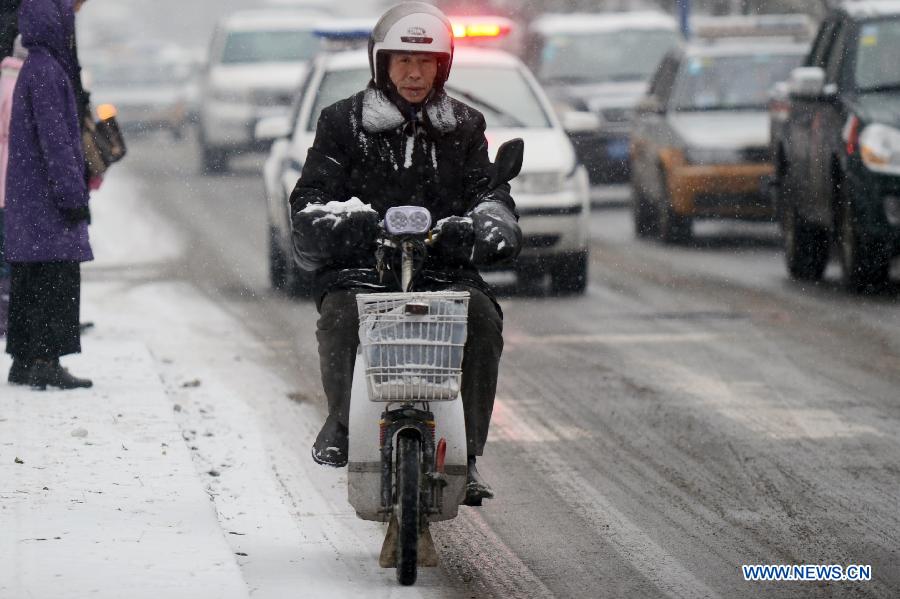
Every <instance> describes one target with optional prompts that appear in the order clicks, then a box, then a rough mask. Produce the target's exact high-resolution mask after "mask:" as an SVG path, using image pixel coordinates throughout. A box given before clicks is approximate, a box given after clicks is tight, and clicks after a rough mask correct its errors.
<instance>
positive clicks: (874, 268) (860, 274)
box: [840, 198, 891, 292]
mask: <svg viewBox="0 0 900 599" xmlns="http://www.w3.org/2000/svg"><path fill="white" fill-rule="evenodd" d="M840 242H841V243H840V250H841V267H842V268H843V273H844V284H845V285H846V286H847V288H848V289H850V290H852V291H856V292H862V291H865V290H867V289H869V288H873V287H875V288H877V287H879V286H881V285H884V284H885V283H886V282H887V280H888V277H889V275H890V270H891V256H890V253H889V252H888V251H887V246H886V244H885V243H884V241H883V240H881V239H878V238H872V237H871V236H870V235H867V234H866V232H865V231H863V230H861V227H860V223H859V218H858V216H857V214H856V210H855V209H854V207H853V202H852V201H851V200H850V199H849V198H845V199H844V201H843V203H842V209H841V229H840Z"/></svg>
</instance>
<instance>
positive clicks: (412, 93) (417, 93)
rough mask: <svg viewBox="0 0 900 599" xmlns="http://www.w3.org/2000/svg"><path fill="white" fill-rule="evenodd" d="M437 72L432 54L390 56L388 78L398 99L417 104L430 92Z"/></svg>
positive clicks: (435, 60) (436, 64) (436, 65)
mask: <svg viewBox="0 0 900 599" xmlns="http://www.w3.org/2000/svg"><path fill="white" fill-rule="evenodd" d="M437 70H438V63H437V58H436V57H435V56H434V55H433V54H391V61H390V64H389V65H388V76H390V78H391V81H392V82H393V83H394V85H395V86H396V87H397V91H398V92H400V97H402V98H403V99H404V100H406V101H407V102H409V103H410V104H417V103H419V102H421V101H423V100H424V99H425V98H427V97H428V94H429V93H430V92H431V88H432V87H433V86H434V78H435V77H436V76H437Z"/></svg>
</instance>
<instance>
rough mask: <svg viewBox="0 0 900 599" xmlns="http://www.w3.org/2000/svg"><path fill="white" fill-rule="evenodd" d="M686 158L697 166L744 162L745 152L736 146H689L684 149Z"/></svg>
mask: <svg viewBox="0 0 900 599" xmlns="http://www.w3.org/2000/svg"><path fill="white" fill-rule="evenodd" d="M684 158H685V160H687V162H688V163H689V164H692V165H697V166H713V165H717V164H740V163H742V162H744V156H743V152H742V151H741V150H738V149H734V148H687V149H686V150H685V151H684Z"/></svg>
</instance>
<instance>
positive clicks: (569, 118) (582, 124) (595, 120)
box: [562, 110, 600, 133]
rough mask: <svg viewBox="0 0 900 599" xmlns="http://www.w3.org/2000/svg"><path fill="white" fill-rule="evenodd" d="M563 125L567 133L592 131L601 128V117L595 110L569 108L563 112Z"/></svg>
mask: <svg viewBox="0 0 900 599" xmlns="http://www.w3.org/2000/svg"><path fill="white" fill-rule="evenodd" d="M562 126H563V129H565V130H566V132H567V133H590V132H591V131H596V130H597V129H599V128H600V117H598V116H597V115H596V114H594V113H593V112H583V111H575V110H569V111H566V112H564V113H563V114H562Z"/></svg>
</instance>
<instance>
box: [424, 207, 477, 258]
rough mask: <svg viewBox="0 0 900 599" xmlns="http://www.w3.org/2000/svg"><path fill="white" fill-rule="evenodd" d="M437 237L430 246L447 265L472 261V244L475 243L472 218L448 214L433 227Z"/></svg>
mask: <svg viewBox="0 0 900 599" xmlns="http://www.w3.org/2000/svg"><path fill="white" fill-rule="evenodd" d="M435 232H436V233H437V238H436V239H435V242H434V245H433V246H432V251H433V253H434V254H435V255H436V256H437V257H439V258H440V259H441V260H443V261H444V262H445V263H446V264H447V265H448V266H464V265H468V264H471V263H472V246H473V244H474V243H475V228H474V227H473V226H472V219H471V218H469V217H464V216H449V217H447V218H444V219H441V220H440V221H438V224H437V227H435Z"/></svg>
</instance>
